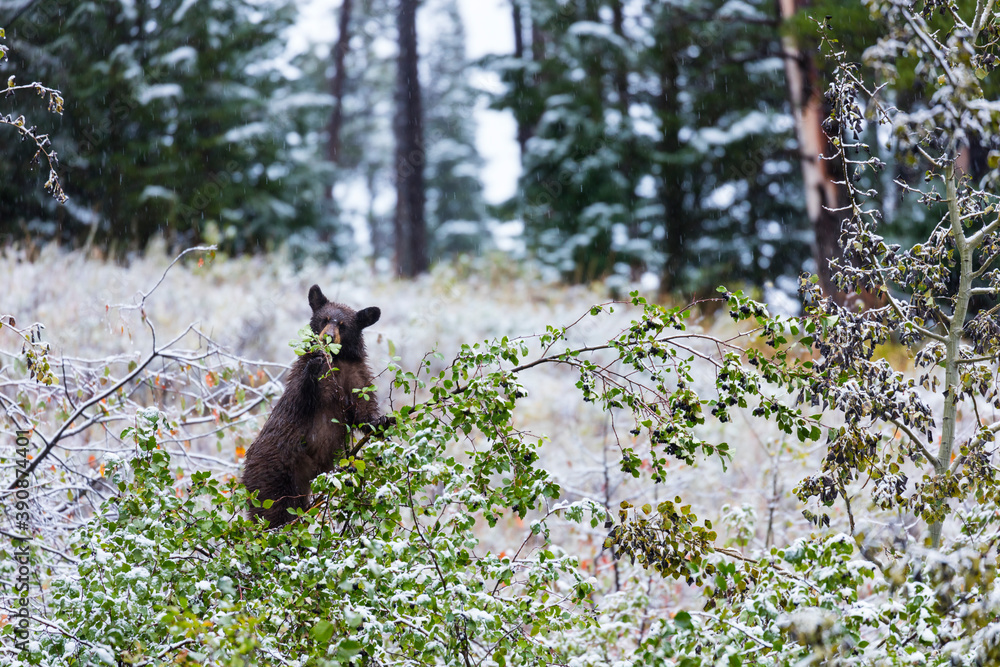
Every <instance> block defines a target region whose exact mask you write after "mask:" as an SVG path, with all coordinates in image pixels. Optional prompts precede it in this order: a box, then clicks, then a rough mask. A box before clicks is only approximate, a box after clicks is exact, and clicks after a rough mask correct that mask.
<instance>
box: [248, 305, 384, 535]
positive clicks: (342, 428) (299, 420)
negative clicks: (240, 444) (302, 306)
mask: <svg viewBox="0 0 1000 667" xmlns="http://www.w3.org/2000/svg"><path fill="white" fill-rule="evenodd" d="M309 305H310V307H312V311H313V314H312V319H311V320H310V322H309V325H310V327H312V330H313V331H314V332H315V333H316V334H318V335H320V336H323V335H328V336H330V337H331V338H333V341H334V342H335V343H340V346H341V347H340V353H339V354H337V355H336V356H334V357H333V367H334V368H336V369H337V370H335V371H333V372H328V371H329V364H328V363H327V358H326V356H325V355H323V354H322V353H320V352H310V353H308V354H305V355H303V356H301V357H299V358H298V360H297V361H296V362H295V363H294V364H293V365H292V368H291V371H290V372H289V374H288V381H287V383H286V385H285V393H284V394H283V395H282V396H281V398H280V399H279V400H278V402H277V404H275V406H274V409H273V410H272V411H271V415H270V416H269V417H268V418H267V421H266V422H265V423H264V428H262V429H261V431H260V434H259V435H258V436H257V439H256V440H254V441H253V444H251V445H250V448H249V449H248V450H247V456H246V463H245V465H244V468H243V484H244V485H245V486H246V487H247V490H248V491H251V492H253V491H259V493H258V495H257V498H258V499H259V500H261V501H264V500H273V501H274V504H273V505H271V507H270V508H268V509H264V508H263V507H253V506H251V507H250V515H251V516H259V517H263V518H265V519H267V520H268V521H269V522H270V525H271V526H279V525H281V524H284V523H287V522H288V521H290V520H291V519H292V518H293V516H292V515H291V514H289V513H288V509H289V508H295V507H299V508H302V509H307V508H308V507H309V488H310V483H311V482H312V480H313V479H314V478H315V477H316V476H317V475H319V474H321V473H324V472H329V471H330V470H333V468H334V467H336V465H337V462H338V461H339V460H340V459H341V458H343V456H344V454H345V450H346V443H347V436H348V429H351V428H355V427H359V426H362V425H370V426H372V427H379V426H383V425H385V424H386V423H388V422H389V421H390V420H389V418H387V417H385V416H382V415H381V414H380V411H379V406H378V400H377V399H376V398H375V395H374V393H373V392H369V393H368V394H367V396H368V400H365V398H364V397H363V396H360V395H358V394H357V393H355V392H354V391H353V390H354V389H362V388H364V387H370V386H371V385H372V384H373V381H372V372H371V369H370V368H369V367H368V360H367V358H366V354H365V342H364V338H363V337H362V330H363V329H365V327H369V326H371V325H372V324H375V323H376V322H378V319H379V316H380V315H381V311H380V310H379V309H378V308H375V307H372V308H365V309H364V310H361V311H358V312H355V311H354V310H352V309H351V308H348V307H347V306H344V305H341V304H339V303H333V302H331V301H329V300H327V298H326V297H325V296H324V295H323V292H322V291H321V290H320V288H319V286H318V285H313V286H312V287H311V288H310V289H309ZM324 374H326V377H323V375H324Z"/></svg>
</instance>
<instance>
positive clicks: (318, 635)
mask: <svg viewBox="0 0 1000 667" xmlns="http://www.w3.org/2000/svg"><path fill="white" fill-rule="evenodd" d="M336 629H337V628H336V627H335V626H334V625H333V623H331V622H329V621H320V622H319V623H317V624H316V625H314V626H313V627H312V629H311V630H309V634H310V635H312V637H313V639H315V640H316V641H318V642H320V643H322V644H326V643H329V641H330V638H331V637H333V631H334V630H336Z"/></svg>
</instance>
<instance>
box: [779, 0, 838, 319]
mask: <svg viewBox="0 0 1000 667" xmlns="http://www.w3.org/2000/svg"><path fill="white" fill-rule="evenodd" d="M807 4H808V0H778V8H779V11H780V13H781V18H782V20H783V21H788V20H789V19H791V18H792V17H793V16H795V14H796V12H797V11H798V10H799V9H800V8H801V7H803V6H806V5H807ZM781 45H782V49H783V51H784V54H785V77H786V80H787V82H788V99H789V101H790V102H791V106H792V114H793V116H794V118H795V132H796V135H797V138H798V142H799V158H800V163H801V166H802V181H803V186H804V188H805V197H806V212H807V214H808V216H809V222H810V224H811V225H812V227H813V230H814V232H815V235H816V245H815V250H814V252H815V255H814V256H815V259H816V273H817V275H818V276H819V284H820V287H821V288H822V289H823V293H824V294H826V295H828V296H832V297H834V298H835V299H836V300H837V301H839V302H842V301H843V298H844V295H843V294H842V293H841V292H839V291H838V290H837V288H836V287H835V286H834V284H833V279H832V275H831V272H830V260H832V259H838V258H840V257H841V255H842V250H841V248H840V229H841V222H842V213H840V212H833V211H831V210H829V209H840V208H842V207H843V206H844V205H845V204H846V193H845V192H844V189H843V188H842V187H841V186H839V185H837V184H836V182H835V181H836V180H840V179H838V178H837V176H836V174H833V173H831V171H830V168H831V164H832V163H830V162H828V161H826V160H821V159H820V157H819V156H820V155H821V154H824V155H830V154H832V151H831V149H830V148H831V147H830V146H829V142H828V140H827V137H826V134H825V133H824V132H823V127H822V123H823V118H824V117H825V113H824V111H825V109H824V105H823V97H822V91H821V90H820V87H819V85H818V79H819V77H818V72H817V70H816V65H815V63H814V62H813V59H812V57H811V56H810V54H808V53H805V52H803V51H802V50H801V49H800V48H799V45H798V43H797V42H796V39H795V36H794V35H788V34H786V35H785V36H784V37H782V38H781Z"/></svg>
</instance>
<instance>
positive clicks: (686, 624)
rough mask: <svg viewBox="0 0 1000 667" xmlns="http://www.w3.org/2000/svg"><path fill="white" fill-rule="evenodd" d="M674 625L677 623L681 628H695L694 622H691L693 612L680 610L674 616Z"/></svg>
mask: <svg viewBox="0 0 1000 667" xmlns="http://www.w3.org/2000/svg"><path fill="white" fill-rule="evenodd" d="M674 625H676V626H677V627H678V628H680V629H681V630H693V629H694V623H692V622H691V614H689V613H687V612H686V611H679V612H677V615H676V616H674Z"/></svg>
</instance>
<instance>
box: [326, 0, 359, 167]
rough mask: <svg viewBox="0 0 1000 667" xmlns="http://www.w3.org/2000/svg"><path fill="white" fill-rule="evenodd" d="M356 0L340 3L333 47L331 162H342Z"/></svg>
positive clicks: (330, 130)
mask: <svg viewBox="0 0 1000 667" xmlns="http://www.w3.org/2000/svg"><path fill="white" fill-rule="evenodd" d="M353 4H354V0H344V1H343V2H342V3H341V5H340V19H339V21H338V24H337V25H338V31H339V32H338V34H337V44H336V46H334V47H333V79H332V80H331V81H330V94H331V95H333V111H332V112H331V114H330V127H329V135H330V136H329V145H328V154H329V158H330V161H331V162H334V163H336V164H339V163H340V127H341V125H342V124H343V114H344V81H345V80H346V79H347V74H346V72H344V58H345V57H346V56H347V50H348V49H349V48H350V43H351V33H350V29H351V9H352V6H353Z"/></svg>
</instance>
